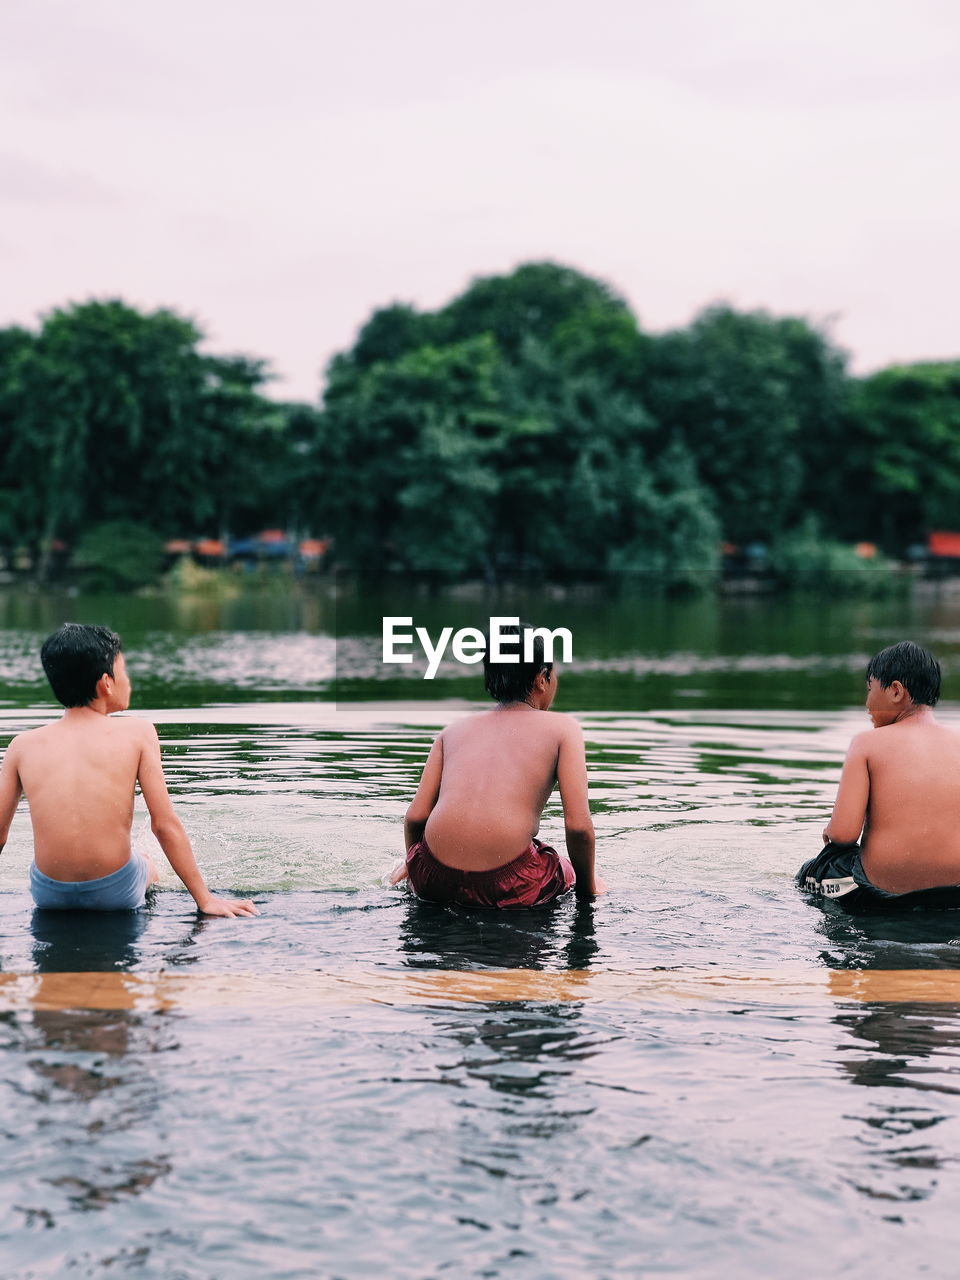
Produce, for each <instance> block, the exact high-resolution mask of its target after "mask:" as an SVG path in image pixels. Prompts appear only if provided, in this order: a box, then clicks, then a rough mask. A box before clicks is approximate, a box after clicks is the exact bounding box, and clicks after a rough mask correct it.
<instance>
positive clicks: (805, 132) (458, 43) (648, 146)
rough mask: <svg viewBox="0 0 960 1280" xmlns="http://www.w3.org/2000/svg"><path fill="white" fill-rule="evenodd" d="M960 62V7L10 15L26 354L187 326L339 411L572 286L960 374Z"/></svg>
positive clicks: (11, 273)
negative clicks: (552, 278)
mask: <svg viewBox="0 0 960 1280" xmlns="http://www.w3.org/2000/svg"><path fill="white" fill-rule="evenodd" d="M958 53H960V6H958V5H957V4H955V3H954V0H802V2H801V0H482V2H481V0H338V3H336V4H333V3H328V2H327V0H269V2H268V0H257V2H255V3H254V2H252V0H163V2H162V3H159V2H158V0H81V2H80V3H78V2H77V0H2V4H0V121H2V132H0V281H2V288H0V324H11V323H19V324H26V325H30V326H33V325H35V324H36V323H37V320H38V316H39V314H40V313H42V312H44V311H47V310H49V309H50V308H52V307H55V306H58V305H61V304H63V303H65V302H67V301H76V300H80V299H84V298H87V297H106V296H119V297H122V298H124V299H125V300H127V301H128V302H130V303H132V304H134V305H136V306H140V307H144V308H152V307H156V306H161V305H163V306H170V307H173V308H175V309H176V310H178V311H180V312H182V313H184V314H187V315H190V316H193V317H194V318H195V319H196V320H197V321H198V322H199V323H200V325H201V327H203V328H204V329H205V331H206V332H207V333H208V335H209V339H210V341H209V344H208V345H209V347H210V349H212V350H216V351H224V352H226V351H245V352H248V353H250V354H252V355H256V356H261V357H266V358H267V359H268V360H269V361H270V362H271V363H272V365H273V367H274V368H275V370H276V371H277V373H278V374H279V375H281V379H280V380H279V381H278V382H277V383H276V384H275V385H274V388H273V392H272V393H273V394H274V395H278V396H283V397H291V398H302V399H314V398H315V397H316V395H317V394H318V391H319V387H320V384H321V370H322V368H323V366H324V365H325V364H326V362H327V360H328V359H329V357H330V356H331V355H332V354H333V352H335V351H337V350H342V349H344V348H345V347H348V346H349V345H350V344H351V342H352V341H353V338H354V336H355V334H356V331H357V329H358V328H359V326H360V325H361V324H362V323H363V322H364V321H365V320H366V318H367V317H368V315H369V313H370V312H371V310H372V309H373V308H374V307H376V306H381V305H385V304H387V303H389V302H392V301H395V300H402V301H410V302H414V303H416V304H417V305H418V306H421V307H428V308H429V307H435V306H438V305H440V304H441V303H443V302H445V301H447V300H448V299H449V298H450V297H452V296H453V295H454V294H456V293H458V292H459V291H460V290H461V289H462V288H463V287H464V286H465V285H466V283H467V282H468V281H469V279H470V278H471V277H472V276H474V275H477V274H488V273H491V272H502V271H507V270H509V269H510V268H511V267H513V266H515V265H516V264H518V263H520V262H522V261H525V260H529V259H541V258H551V259H554V260H556V261H559V262H562V263H565V264H568V265H570V266H575V267H578V268H579V269H581V270H583V271H586V272H588V273H590V274H592V275H596V276H600V277H602V278H603V279H606V280H607V281H609V282H610V283H611V284H612V285H613V286H614V287H615V288H617V289H618V290H619V291H620V292H621V293H622V294H624V295H625V296H626V297H627V299H628V300H629V302H630V303H631V305H632V306H633V308H634V309H635V311H636V313H637V315H638V317H639V319H640V322H641V324H642V325H643V327H644V328H646V329H649V330H660V329H664V328H668V327H671V326H675V325H680V324H684V323H686V322H687V321H688V320H689V319H690V318H691V317H692V316H693V315H694V314H695V312H696V311H698V310H699V309H700V308H701V307H702V306H704V305H706V304H707V303H709V302H711V301H715V300H717V299H719V298H724V299H727V300H729V301H730V302H732V303H734V304H735V305H737V306H741V307H754V306H763V307H767V308H769V309H771V310H772V311H774V312H777V313H781V314H783V313H793V314H797V313H799V314H804V315H807V316H809V317H811V318H812V319H814V320H823V319H825V318H827V317H833V322H832V324H833V328H832V331H833V334H834V336H835V338H836V339H837V340H838V341H839V342H840V343H841V344H842V345H843V346H845V347H846V348H847V349H848V350H849V351H850V352H851V353H852V356H853V367H854V368H855V369H856V370H860V371H864V370H869V369H872V368H876V367H878V366H880V365H883V364H886V363H889V362H891V361H894V360H915V359H933V358H944V357H951V356H957V355H960V332H958V327H957V323H956V320H955V318H954V313H955V311H956V309H957V301H958V298H960V251H958V228H960V163H958V153H960V146H958V135H960V130H958V125H960V57H958Z"/></svg>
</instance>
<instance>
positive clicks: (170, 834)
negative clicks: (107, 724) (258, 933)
mask: <svg viewBox="0 0 960 1280" xmlns="http://www.w3.org/2000/svg"><path fill="white" fill-rule="evenodd" d="M141 723H142V724H143V727H144V737H143V742H142V744H141V750H140V767H139V769H138V771H137V781H138V782H139V783H140V791H141V792H142V794H143V798H144V800H145V801H146V805H147V808H148V810H149V811H150V825H151V827H152V828H153V834H154V835H155V836H156V837H157V840H158V842H159V844H160V848H161V849H162V850H163V852H164V853H165V854H166V856H167V860H168V862H169V863H170V865H171V867H173V869H174V871H175V872H176V873H177V875H178V876H179V877H180V879H181V880H182V881H183V883H184V885H185V886H186V888H187V889H188V890H189V892H190V894H191V896H192V897H193V900H194V902H195V903H196V904H197V907H198V909H199V910H200V911H202V912H203V914H204V915H207V916H255V915H259V914H260V913H259V912H258V911H257V909H256V907H255V906H254V905H253V903H252V902H250V901H249V900H248V899H245V898H244V899H232V898H218V897H217V896H216V895H215V894H213V893H211V892H210V890H209V889H208V888H207V882H206V881H205V880H204V878H203V876H202V875H201V874H200V868H199V867H198V866H197V860H196V858H195V857H194V856H193V849H192V847H191V845H190V839H189V837H188V835H187V833H186V831H185V830H184V828H183V823H182V822H181V821H180V819H179V818H178V817H177V815H176V812H175V811H174V808H173V802H172V801H171V799H170V793H169V791H168V790H167V780H166V778H165V777H164V776H163V765H162V763H161V761H160V739H159V738H158V737H157V731H156V729H155V728H154V726H153V725H152V724H149V723H146V722H141Z"/></svg>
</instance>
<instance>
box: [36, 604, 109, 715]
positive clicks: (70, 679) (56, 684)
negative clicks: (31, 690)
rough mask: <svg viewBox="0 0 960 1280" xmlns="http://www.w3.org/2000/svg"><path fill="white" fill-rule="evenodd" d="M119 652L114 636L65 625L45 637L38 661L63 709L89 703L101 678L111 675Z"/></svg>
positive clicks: (75, 624) (104, 629) (105, 630)
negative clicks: (41, 664)
mask: <svg viewBox="0 0 960 1280" xmlns="http://www.w3.org/2000/svg"><path fill="white" fill-rule="evenodd" d="M121 648H122V646H121V643H120V637H119V636H118V635H117V634H116V632H114V631H111V630H109V628H107V627H94V626H90V625H88V624H87V623H85V622H65V623H64V624H63V625H62V626H61V627H58V628H57V630H56V631H54V633H53V635H49V636H47V638H46V640H44V642H43V648H42V649H41V650H40V661H41V662H42V663H43V669H44V671H45V672H46V673H47V679H48V680H49V681H50V688H51V689H52V690H53V692H54V694H55V695H56V698H57V701H58V702H61V703H63V705H64V706H65V707H85V706H86V705H87V703H88V702H92V701H93V699H94V698H95V697H96V696H97V681H98V680H99V679H100V677H101V676H102V675H108V676H112V675H113V664H114V663H115V662H116V660H117V655H118V654H119V653H120V651H121Z"/></svg>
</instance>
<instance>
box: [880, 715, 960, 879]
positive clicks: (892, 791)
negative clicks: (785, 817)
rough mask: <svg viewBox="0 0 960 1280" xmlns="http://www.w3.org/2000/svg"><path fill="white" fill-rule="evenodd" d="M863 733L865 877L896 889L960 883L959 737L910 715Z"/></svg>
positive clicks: (952, 732)
mask: <svg viewBox="0 0 960 1280" xmlns="http://www.w3.org/2000/svg"><path fill="white" fill-rule="evenodd" d="M865 736H866V737H867V738H868V739H869V745H868V754H867V762H868V769H869V772H870V800H869V806H868V810H867V830H866V836H865V839H864V842H863V847H864V852H863V855H862V858H863V867H864V870H865V871H866V873H867V875H868V876H869V877H870V879H871V880H872V881H873V883H874V884H876V885H877V886H878V887H879V888H881V889H887V890H888V891H889V892H891V893H908V892H910V891H911V890H914V889H928V888H933V887H934V886H936V885H943V884H960V734H957V733H956V732H954V731H953V730H952V729H945V728H944V727H943V726H942V725H939V724H937V723H936V721H933V720H930V721H914V720H904V721H902V722H901V723H899V724H891V725H887V726H885V727H884V728H882V729H874V730H873V731H872V732H871V733H868V734H867V735H865Z"/></svg>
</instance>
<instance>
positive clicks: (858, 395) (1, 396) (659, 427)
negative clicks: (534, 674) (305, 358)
mask: <svg viewBox="0 0 960 1280" xmlns="http://www.w3.org/2000/svg"><path fill="white" fill-rule="evenodd" d="M201 348H202V334H201V333H200V331H199V330H198V329H197V327H196V326H195V325H194V324H193V322H192V321H190V320H189V319H186V318H184V317H182V316H179V315H177V314H175V313H173V312H170V311H156V312H153V313H149V314H147V313H143V312H139V311H137V310H135V309H134V308H132V307H129V306H127V305H126V304H124V303H123V302H120V301H116V300H114V301H100V302H86V303H82V304H79V305H74V306H68V307H64V308H62V309H60V310H57V311H54V312H52V313H51V314H50V315H49V316H47V317H46V318H45V319H44V321H43V324H42V326H41V327H40V329H39V331H38V332H36V333H33V332H30V331H28V330H25V329H22V328H9V329H5V330H0V555H3V556H5V557H6V558H7V559H8V560H9V558H10V553H11V551H12V549H13V548H14V547H23V546H26V547H27V548H28V549H30V550H31V551H32V552H33V554H34V557H35V559H36V560H37V562H39V563H44V562H45V561H46V558H47V557H48V556H49V553H50V549H51V548H52V546H53V545H54V544H55V541H57V540H62V541H65V542H67V543H70V544H72V545H74V546H76V545H77V543H78V542H79V541H81V540H82V539H83V538H84V536H85V535H90V534H91V531H95V530H98V529H99V530H102V529H103V527H104V526H107V527H108V529H110V528H112V529H113V531H114V532H113V533H112V534H110V535H109V536H106V535H103V534H102V533H100V534H98V535H96V536H97V537H99V539H100V541H99V543H97V542H96V539H95V541H94V550H95V551H96V548H97V546H99V547H100V549H101V550H103V548H107V552H106V554H109V548H110V546H111V545H114V546H116V547H119V545H120V540H119V535H117V534H116V528H117V522H131V521H132V522H134V523H136V524H137V525H139V526H145V527H147V528H148V529H149V530H152V531H153V532H154V533H155V534H157V535H161V536H166V535H179V536H184V535H186V536H189V535H194V534H196V535H199V534H220V533H224V532H230V533H234V534H239V535H244V534H248V533H252V532H255V531H256V530H258V529H260V528H263V527H266V526H282V527H284V528H287V529H290V528H299V529H303V530H305V531H310V532H313V533H315V534H318V535H327V534H332V535H334V537H335V544H336V556H337V560H338V562H339V563H340V564H341V565H342V566H344V567H348V568H352V569H355V570H358V571H361V572H364V573H370V572H375V571H384V570H388V569H389V570H401V571H406V572H410V573H416V574H433V575H438V576H439V577H441V578H446V579H458V578H464V577H476V576H502V575H509V574H514V573H518V572H530V573H535V574H540V575H544V576H546V577H548V578H550V579H552V580H563V579H575V578H583V577H587V576H591V575H596V574H613V575H619V576H624V577H626V578H638V577H639V576H643V577H644V578H645V579H653V578H656V579H657V580H658V581H661V582H663V583H665V584H666V585H668V586H672V587H675V588H679V589H686V588H696V587H698V586H701V585H703V584H704V583H705V582H707V581H710V580H713V578H714V577H715V570H716V568H717V563H718V557H719V547H720V543H721V540H726V541H729V542H733V543H736V544H741V545H742V544H745V543H750V542H763V543H765V544H767V545H768V546H770V547H772V548H773V552H772V554H773V560H774V561H775V568H776V569H777V571H778V572H780V573H781V575H782V576H783V577H785V578H787V577H793V578H799V577H802V576H803V575H804V573H806V576H807V577H808V578H809V577H810V576H811V575H812V576H813V577H814V578H816V579H817V580H821V579H824V580H825V579H826V577H829V576H830V575H833V579H834V580H839V579H838V578H837V575H838V574H842V573H846V572H848V571H852V568H853V567H854V566H853V561H852V560H851V559H850V553H849V552H848V551H845V550H844V549H843V548H842V547H839V546H838V544H839V543H840V542H845V543H848V544H849V543H851V542H854V541H857V540H862V539H864V540H871V541H876V542H880V543H881V544H882V545H883V546H884V548H885V549H886V550H887V551H888V552H889V553H890V554H892V555H899V554H902V553H903V551H904V549H905V547H906V546H907V545H909V544H910V543H912V542H915V541H918V540H922V539H923V538H924V537H925V536H926V534H927V533H928V532H929V531H930V530H932V529H935V528H938V527H940V528H948V529H958V528H960V514H958V513H960V362H953V363H941V364H923V365H914V366H908V367H902V368H901V367H897V368H891V369H886V370H883V371H881V372H880V373H877V374H874V375H872V376H871V377H868V378H864V379H854V378H850V377H849V376H848V374H847V371H846V363H845V357H844V354H843V353H842V352H841V351H839V350H838V349H837V348H836V347H835V346H834V345H833V344H832V343H831V341H830V339H829V337H828V336H827V335H826V334H825V333H824V332H823V331H822V330H820V329H818V328H817V327H816V326H813V325H811V324H809V323H807V322H806V321H805V320H802V319H799V318H796V317H775V316H771V315H768V314H767V313H765V312H762V311H753V312H738V311H736V310H734V309H733V308H731V307H729V306H715V307H711V308H709V309H708V310H706V311H704V312H703V313H701V314H700V315H699V316H697V317H696V319H695V320H694V321H693V322H692V323H691V324H690V325H689V326H688V327H686V328H683V329H677V330H674V331H672V332H668V333H665V334H662V335H659V336H657V335H653V334H649V333H645V332H643V331H642V330H641V328H640V326H639V325H638V323H637V320H636V317H635V316H634V315H633V313H632V312H631V310H630V308H629V307H628V306H627V304H626V302H625V301H624V299H623V298H621V297H620V296H619V295H618V294H617V293H616V291H615V290H613V289H612V288H610V286H609V285H607V284H605V283H604V282H603V281H601V280H596V279H593V278H591V277H590V276H587V275H584V274H582V273H581V272H578V271H575V270H573V269H571V268H569V267H563V266H559V265H556V264H554V263H550V262H531V263H527V264H525V265H523V266H520V267H518V268H517V269H516V270H515V271H512V272H510V273H508V274H506V275H500V276H486V277H482V278H479V279H476V280H474V281H473V282H472V283H471V284H470V285H468V287H467V288H466V289H465V290H464V291H463V292H462V293H461V294H460V295H459V296H458V297H456V298H454V299H453V300H452V301H451V302H449V303H448V304H447V305H445V306H443V307H441V308H439V309H437V310H435V311H431V312H426V311H419V310H418V309H417V308H416V307H414V306H412V305H409V304H406V303H399V302H398V303H393V304H391V305H390V306H386V307H383V308H380V309H379V310H377V311H375V312H374V313H373V314H372V315H371V316H370V318H369V319H368V321H367V322H366V323H365V324H364V325H363V327H362V328H361V330H360V332H359V334H358V336H357V339H356V342H355V343H354V344H353V346H352V347H351V348H350V350H348V351H344V352H342V353H340V354H339V355H337V356H336V357H335V358H334V359H333V360H332V361H331V363H330V366H329V369H328V376H327V386H326V391H325V395H324V399H323V402H322V404H320V405H319V406H311V405H305V404H278V403H276V402H273V401H269V400H267V399H266V398H265V397H264V395H263V386H264V383H265V381H266V379H267V377H268V373H267V370H266V368H265V366H264V364H263V362H262V361H259V360H257V359H251V358H248V357H241V356H236V357H225V356H212V355H209V354H206V353H205V352H204V351H203V350H202V349H201ZM128 532H129V530H128ZM111 539H112V542H111ZM128 541H131V539H128ZM133 541H135V539H133ZM859 563H860V562H858V564H859ZM804 565H806V566H807V567H808V569H809V572H807V570H804V569H803V566H804ZM861 576H862V575H861ZM876 576H877V575H876V574H874V575H873V577H872V578H871V581H873V580H875V579H876ZM864 581H866V579H864Z"/></svg>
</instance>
